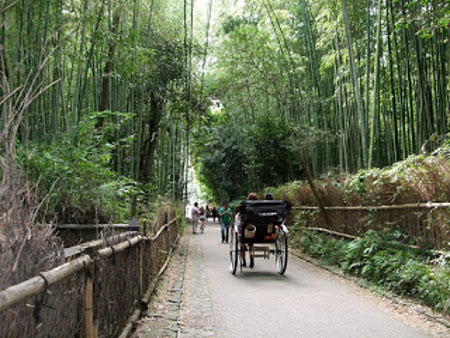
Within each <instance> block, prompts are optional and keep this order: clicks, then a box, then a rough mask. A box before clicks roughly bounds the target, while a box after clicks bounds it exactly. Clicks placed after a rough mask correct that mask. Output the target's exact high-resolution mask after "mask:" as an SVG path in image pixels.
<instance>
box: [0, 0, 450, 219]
mask: <svg viewBox="0 0 450 338" xmlns="http://www.w3.org/2000/svg"><path fill="white" fill-rule="evenodd" d="M1 13H2V15H1V35H0V39H1V46H2V49H1V76H2V79H1V91H2V101H1V105H2V119H1V124H2V133H1V139H2V142H3V151H2V171H3V174H4V178H5V177H7V176H8V175H9V173H10V172H12V170H11V169H8V168H10V167H11V166H12V167H15V168H19V170H20V171H21V172H24V173H26V177H27V179H28V180H29V182H31V184H36V187H37V190H38V191H39V193H40V194H41V197H44V196H47V195H48V196H47V197H48V201H50V203H49V204H48V206H49V209H48V212H50V213H53V214H54V215H55V216H58V217H59V219H60V220H62V219H61V217H62V218H64V217H63V216H62V215H61V211H62V210H63V209H64V210H67V209H70V208H72V209H74V210H72V212H71V213H72V214H80V215H79V216H80V217H83V216H82V215H81V214H89V212H88V209H89V210H90V211H93V210H96V211H95V212H96V213H97V217H101V216H102V214H105V215H104V216H105V217H107V216H108V215H109V216H111V215H114V217H119V218H120V217H122V215H121V214H120V213H121V212H124V213H125V214H129V213H130V212H131V211H130V210H129V207H128V205H127V207H126V208H124V210H122V206H123V205H124V204H123V203H128V204H129V202H130V201H131V200H134V203H136V200H138V201H142V199H143V198H144V199H146V200H148V199H153V198H155V197H156V196H166V197H170V198H173V199H175V200H182V199H184V198H186V192H187V185H188V180H189V177H188V174H187V168H188V167H190V166H193V167H194V168H195V171H196V173H197V176H198V179H199V181H200V182H201V183H202V185H203V186H204V188H205V189H206V190H207V191H208V193H209V194H210V196H212V197H214V198H230V199H236V198H239V197H243V196H244V195H245V194H246V193H247V192H248V191H249V190H252V189H261V188H264V187H266V186H277V185H281V184H283V183H286V182H289V181H294V180H297V179H302V178H304V177H305V170H306V169H307V168H306V167H308V170H309V171H310V172H311V174H312V176H313V177H320V175H323V174H326V173H329V172H336V171H337V172H349V173H355V172H357V171H358V170H359V169H364V168H372V167H384V166H387V165H391V164H393V163H395V162H397V161H400V160H402V159H405V158H407V157H408V156H409V155H411V154H417V153H419V152H421V151H428V152H431V151H433V150H434V149H436V148H437V147H439V146H441V145H442V144H444V143H445V142H446V140H448V139H447V132H448V114H449V90H448V89H449V88H448V86H449V84H448V80H449V74H450V73H449V41H448V39H449V20H450V4H449V3H448V2H447V1H437V0H436V1H433V0H423V1H417V0H377V1H375V0H365V1H362V0H361V1H348V0H347V1H346V0H341V1H338V0H336V1H333V0H332V1H327V0H320V1H308V0H302V1H291V0H251V1H221V0H208V1H206V0H203V1H200V0H197V1H195V0H185V1H184V2H183V1H175V0H173V1H172V0H168V1H160V0H134V1H122V0H104V1H94V0H64V1H63V0H33V1H25V0H24V1H3V3H2V7H1ZM302 158H304V159H305V161H306V162H307V163H306V167H305V165H303V164H302ZM5 175H6V176H5ZM224 178H225V179H224ZM127 200H128V201H127ZM124 201H127V202H124ZM100 205H101V207H100ZM117 205H119V208H117ZM134 207H136V205H135V206H134ZM75 209H78V212H77V211H76V210H75ZM81 209H82V210H81ZM125 209H126V210H125ZM111 213H112V214H111ZM91 216H92V214H91V215H88V216H87V217H88V218H89V217H91ZM109 216H108V217H109ZM63 221H66V220H63Z"/></svg>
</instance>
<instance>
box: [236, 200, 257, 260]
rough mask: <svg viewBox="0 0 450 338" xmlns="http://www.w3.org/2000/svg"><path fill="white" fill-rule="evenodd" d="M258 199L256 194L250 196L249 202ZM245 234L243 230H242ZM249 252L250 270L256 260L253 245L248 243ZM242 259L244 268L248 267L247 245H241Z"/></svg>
mask: <svg viewBox="0 0 450 338" xmlns="http://www.w3.org/2000/svg"><path fill="white" fill-rule="evenodd" d="M257 199H258V195H257V194H256V193H255V192H252V193H250V194H248V196H247V200H248V201H256V200H257ZM240 231H241V232H242V233H243V229H241V230H240ZM248 250H249V252H250V265H249V267H250V268H253V267H254V266H255V259H254V257H253V243H248ZM241 257H242V266H247V262H246V261H245V245H241Z"/></svg>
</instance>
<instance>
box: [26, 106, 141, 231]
mask: <svg viewBox="0 0 450 338" xmlns="http://www.w3.org/2000/svg"><path fill="white" fill-rule="evenodd" d="M101 114H105V113H104V112H103V113H101ZM110 114H112V113H110ZM121 115H122V114H121ZM97 117H98V114H93V115H90V116H87V117H85V118H84V119H83V120H82V121H81V122H80V124H79V125H77V126H76V127H75V128H74V129H73V130H72V132H71V133H69V134H68V135H65V136H61V138H60V139H59V140H58V141H52V142H50V143H39V144H38V143H29V144H28V145H27V146H26V147H25V146H20V147H19V150H18V155H19V161H20V162H21V167H22V170H23V171H24V172H26V174H27V175H28V178H29V180H30V181H31V182H34V183H35V184H36V185H37V186H38V190H39V192H40V195H41V199H44V198H47V210H46V211H47V212H46V218H47V219H49V218H50V219H54V220H57V221H58V222H60V223H61V222H67V223H95V222H100V223H103V222H109V221H112V220H113V219H115V220H120V219H124V218H128V217H129V215H128V214H127V213H128V212H129V211H128V209H129V208H128V205H129V203H128V202H127V203H124V202H125V201H127V199H128V198H129V197H130V195H131V194H132V193H133V192H135V191H136V188H137V187H136V183H135V182H133V181H132V180H129V179H126V178H124V177H119V176H118V175H117V174H116V173H115V172H114V171H113V170H112V169H111V166H110V160H111V152H112V150H113V149H114V145H113V144H110V143H108V142H107V138H106V136H105V135H106V134H108V132H110V131H111V130H112V129H113V128H116V126H112V125H108V126H106V127H105V128H104V129H102V131H101V132H99V131H98V130H97V129H96V121H97ZM124 117H126V116H125V115H124Z"/></svg>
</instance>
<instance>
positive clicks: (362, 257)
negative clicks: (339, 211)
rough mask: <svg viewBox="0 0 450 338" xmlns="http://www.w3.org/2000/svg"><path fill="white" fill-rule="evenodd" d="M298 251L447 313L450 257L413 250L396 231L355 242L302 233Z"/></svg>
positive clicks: (370, 232) (372, 232) (449, 293)
mask: <svg viewBox="0 0 450 338" xmlns="http://www.w3.org/2000/svg"><path fill="white" fill-rule="evenodd" d="M300 232H301V239H300V240H299V242H298V243H299V248H300V249H301V250H302V251H303V252H304V253H306V254H308V255H310V256H312V257H315V258H319V259H320V260H321V261H323V262H324V263H326V264H330V265H335V266H338V267H340V268H341V269H342V270H343V271H344V272H346V273H349V274H352V275H355V276H359V277H363V278H365V279H367V280H369V281H372V282H375V283H377V284H378V285H381V286H384V287H386V288H388V289H390V290H392V291H394V292H395V293H397V294H399V295H403V296H410V297H414V298H416V299H418V300H421V301H423V302H424V303H425V304H427V305H429V306H430V307H432V308H433V309H435V310H438V311H442V312H443V313H444V314H445V313H447V311H448V307H449V305H450V304H449V299H450V267H449V264H448V261H449V259H450V256H449V255H447V256H445V255H442V256H440V257H438V258H437V259H433V255H431V254H430V253H427V252H420V251H419V250H417V249H411V248H410V247H409V246H407V245H406V244H404V243H402V242H400V241H399V240H400V239H403V240H404V238H402V237H404V234H402V233H401V232H400V231H399V230H397V229H391V230H389V231H386V232H384V233H377V232H375V231H368V232H367V233H366V234H365V236H363V237H361V238H358V239H355V240H343V239H336V238H334V237H330V236H328V235H323V234H317V233H315V232H313V231H310V230H306V229H303V230H301V231H300Z"/></svg>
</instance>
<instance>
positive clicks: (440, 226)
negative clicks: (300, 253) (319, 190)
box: [292, 203, 450, 251]
mask: <svg viewBox="0 0 450 338" xmlns="http://www.w3.org/2000/svg"><path fill="white" fill-rule="evenodd" d="M292 209H293V210H294V211H297V212H299V213H301V218H302V220H303V225H304V226H306V227H308V228H316V229H318V228H320V229H327V230H330V231H335V232H339V233H345V234H347V235H349V236H361V235H362V234H363V233H365V232H366V231H367V230H369V229H372V230H380V229H386V228H392V227H398V228H400V229H401V230H402V232H403V233H405V234H407V235H409V236H410V238H412V239H413V240H414V241H415V243H416V244H417V245H419V246H423V247H428V248H435V249H443V250H447V251H448V250H449V249H450V203H410V204H401V205H382V206H327V207H325V210H326V212H327V213H328V216H329V217H328V218H329V219H330V222H326V220H325V218H324V217H323V215H321V213H320V211H319V208H318V207H313V206H297V207H293V208H292Z"/></svg>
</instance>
